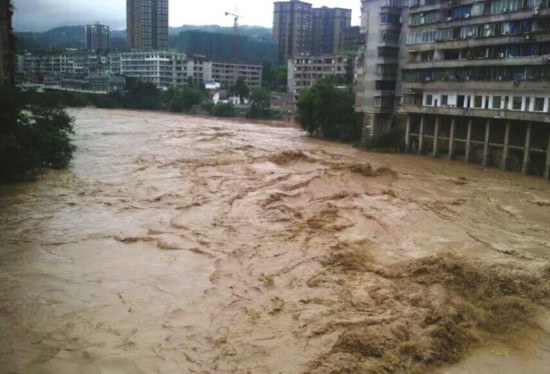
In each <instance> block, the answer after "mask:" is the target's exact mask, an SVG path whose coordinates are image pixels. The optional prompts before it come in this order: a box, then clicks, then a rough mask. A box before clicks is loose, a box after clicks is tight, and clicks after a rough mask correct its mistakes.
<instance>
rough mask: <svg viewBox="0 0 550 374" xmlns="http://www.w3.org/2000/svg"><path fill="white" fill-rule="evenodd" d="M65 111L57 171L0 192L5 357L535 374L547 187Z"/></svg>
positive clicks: (548, 324)
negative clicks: (68, 150)
mask: <svg viewBox="0 0 550 374" xmlns="http://www.w3.org/2000/svg"><path fill="white" fill-rule="evenodd" d="M71 114H72V115H73V116H74V117H75V118H76V125H75V131H76V135H75V144H76V145H77V147H78V150H77V152H76V154H75V159H74V160H73V162H72V164H71V167H70V169H69V170H65V171H53V172H50V173H48V174H47V175H46V176H44V178H42V179H41V180H40V181H38V182H35V183H26V184H18V185H11V186H2V187H0V238H1V243H2V246H1V247H0V368H1V370H0V372H6V373H300V372H311V373H340V372H342V373H344V372H346V373H347V372H351V373H353V372H357V373H385V372H386V373H390V372H413V373H421V372H441V373H453V374H454V373H480V372H498V373H499V374H503V373H520V372H529V373H531V374H538V373H541V374H542V373H548V368H549V367H550V184H549V183H548V182H547V181H544V180H542V179H540V178H534V177H533V178H529V177H523V176H521V175H519V174H515V173H505V172H501V171H498V170H481V169H479V168H476V167H473V166H468V165H463V164H460V163H457V162H448V161H444V160H433V159H430V158H428V157H418V156H410V155H386V154H376V153H366V152H362V151H360V150H356V149H353V148H352V147H350V146H347V145H341V144H336V143H329V142H324V141H319V140H313V139H309V138H307V137H304V136H303V135H302V133H301V132H300V131H299V130H298V129H295V128H290V127H289V128H286V127H275V126H266V125H254V124H246V123H237V122H230V121H224V120H216V119H201V118H197V117H188V116H178V115H170V114H164V113H151V112H130V111H104V110H96V109H80V110H73V111H71Z"/></svg>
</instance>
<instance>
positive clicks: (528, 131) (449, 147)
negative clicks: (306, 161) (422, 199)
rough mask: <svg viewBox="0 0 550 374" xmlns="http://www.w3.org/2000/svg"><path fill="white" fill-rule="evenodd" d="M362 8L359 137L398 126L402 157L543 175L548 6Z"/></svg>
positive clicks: (547, 167) (548, 152)
mask: <svg viewBox="0 0 550 374" xmlns="http://www.w3.org/2000/svg"><path fill="white" fill-rule="evenodd" d="M363 7H364V8H365V9H367V10H366V11H365V12H364V13H363V17H365V18H366V20H367V23H368V30H367V31H366V33H365V37H366V48H365V52H364V54H363V61H362V62H361V63H360V64H359V65H360V66H361V67H362V69H363V71H362V75H361V77H360V79H359V80H358V84H357V105H356V108H357V110H360V111H363V112H364V113H365V127H366V129H367V131H366V133H367V135H368V134H369V131H373V132H375V133H376V132H377V131H379V130H381V129H383V128H385V127H388V126H391V125H392V124H394V125H399V124H403V126H404V127H405V128H406V148H407V150H409V151H414V152H418V153H428V154H431V155H433V156H440V155H445V156H446V157H448V158H450V159H460V160H464V161H466V162H476V163H478V164H480V165H482V166H496V167H500V168H502V169H505V170H518V171H522V172H523V173H524V174H533V175H540V176H545V177H546V178H549V177H550V114H549V107H550V105H549V100H550V81H549V79H548V77H550V1H548V0H486V1H469V0H451V1H449V0H446V1H437V0H411V1H409V2H408V4H399V3H398V2H397V1H395V0H366V1H363ZM388 23H390V24H392V25H393V26H391V27H387V26H385V25H387V24H388ZM387 31H395V32H396V33H392V34H388V33H387ZM388 47H389V48H391V49H387V48H388ZM379 82H391V83H379ZM379 88H380V89H381V88H387V89H385V90H379ZM371 114H374V115H375V116H374V118H371V117H370V115H371ZM380 114H384V116H383V117H381V116H379V117H381V118H377V117H376V115H380Z"/></svg>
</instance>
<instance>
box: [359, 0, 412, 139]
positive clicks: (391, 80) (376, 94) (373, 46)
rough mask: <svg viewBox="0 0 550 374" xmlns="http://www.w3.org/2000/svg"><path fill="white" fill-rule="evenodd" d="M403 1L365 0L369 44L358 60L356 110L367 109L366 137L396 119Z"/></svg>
mask: <svg viewBox="0 0 550 374" xmlns="http://www.w3.org/2000/svg"><path fill="white" fill-rule="evenodd" d="M402 3H403V2H402V1H400V0H364V1H363V2H362V11H363V13H362V16H361V23H362V26H361V27H362V32H363V35H364V40H365V43H364V44H363V45H362V46H361V47H360V52H359V57H358V62H357V70H356V74H357V84H356V110H358V111H361V112H363V114H364V117H363V124H364V131H363V134H364V137H365V138H369V137H370V136H371V135H372V134H373V133H376V132H378V131H381V130H384V129H388V128H389V127H390V126H391V124H392V121H393V115H394V109H395V90H396V85H397V78H398V63H399V58H398V57H399V51H400V44H399V41H400V38H401V13H402V10H403V7H402Z"/></svg>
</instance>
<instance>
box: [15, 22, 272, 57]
mask: <svg viewBox="0 0 550 374" xmlns="http://www.w3.org/2000/svg"><path fill="white" fill-rule="evenodd" d="M184 31H202V32H209V33H220V34H233V28H232V27H221V26H217V25H207V26H192V25H183V26H180V27H170V41H171V42H172V41H173V40H174V38H176V37H177V36H178V35H179V34H180V33H181V32H184ZM15 34H16V37H17V51H18V53H24V52H36V51H40V50H50V49H65V48H76V49H83V48H85V47H86V37H85V27H84V26H63V27H57V28H54V29H51V30H48V31H45V32H16V33H15ZM239 35H241V36H244V37H247V38H249V39H252V40H255V41H264V42H271V29H270V28H266V27H259V26H241V27H240V28H239ZM110 37H111V48H120V49H124V48H126V30H111V33H110ZM172 45H173V44H172Z"/></svg>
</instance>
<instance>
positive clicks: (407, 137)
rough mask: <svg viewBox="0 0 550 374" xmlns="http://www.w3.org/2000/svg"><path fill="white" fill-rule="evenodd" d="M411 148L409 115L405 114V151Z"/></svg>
mask: <svg viewBox="0 0 550 374" xmlns="http://www.w3.org/2000/svg"><path fill="white" fill-rule="evenodd" d="M410 150H411V115H410V114H408V115H407V127H406V129H405V152H409V151H410Z"/></svg>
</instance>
